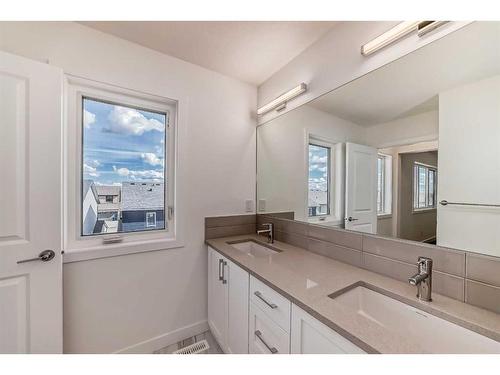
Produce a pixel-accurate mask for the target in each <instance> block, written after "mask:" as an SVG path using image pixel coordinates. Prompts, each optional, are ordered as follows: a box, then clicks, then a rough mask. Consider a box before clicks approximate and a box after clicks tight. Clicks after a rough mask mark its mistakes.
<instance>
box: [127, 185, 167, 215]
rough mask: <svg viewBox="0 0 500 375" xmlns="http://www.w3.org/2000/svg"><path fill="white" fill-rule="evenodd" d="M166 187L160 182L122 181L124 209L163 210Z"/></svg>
mask: <svg viewBox="0 0 500 375" xmlns="http://www.w3.org/2000/svg"><path fill="white" fill-rule="evenodd" d="M164 195H165V189H164V184H163V183H158V182H155V183H153V182H122V211H133V210H163V209H164V203H163V202H164Z"/></svg>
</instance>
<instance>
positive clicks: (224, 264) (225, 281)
mask: <svg viewBox="0 0 500 375" xmlns="http://www.w3.org/2000/svg"><path fill="white" fill-rule="evenodd" d="M226 266H227V262H226V261H223V262H222V284H227V279H226V275H225V274H224V273H225V272H224V267H226Z"/></svg>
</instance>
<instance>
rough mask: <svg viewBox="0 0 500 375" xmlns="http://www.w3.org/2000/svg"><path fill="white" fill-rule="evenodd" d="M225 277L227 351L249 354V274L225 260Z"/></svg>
mask: <svg viewBox="0 0 500 375" xmlns="http://www.w3.org/2000/svg"><path fill="white" fill-rule="evenodd" d="M225 261H226V264H225V265H224V276H225V277H226V279H227V280H228V282H227V287H228V304H227V326H228V330H227V351H228V353H235V354H247V353H248V290H249V278H250V276H249V274H248V272H246V271H244V270H242V269H241V268H240V267H238V266H237V265H236V264H234V263H233V262H231V261H229V260H225Z"/></svg>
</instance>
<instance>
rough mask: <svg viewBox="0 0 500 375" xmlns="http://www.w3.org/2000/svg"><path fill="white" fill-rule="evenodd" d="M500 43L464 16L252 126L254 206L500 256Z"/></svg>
mask: <svg viewBox="0 0 500 375" xmlns="http://www.w3.org/2000/svg"><path fill="white" fill-rule="evenodd" d="M499 45H500V23H499V22H475V23H472V24H470V25H468V26H466V27H464V28H462V29H460V30H458V31H456V32H454V33H452V34H449V35H448V36H446V37H443V38H441V39H439V40H437V41H435V42H433V43H431V44H429V45H427V46H425V47H423V48H421V49H419V50H417V51H415V52H413V53H411V54H409V55H407V56H405V57H403V58H401V59H399V60H396V61H394V62H392V63H390V64H388V65H386V66H384V67H382V68H379V69H377V70H375V71H373V72H372V73H370V74H367V75H365V76H363V77H361V78H359V79H357V80H354V81H352V82H350V83H348V84H346V85H344V86H342V87H340V88H338V89H336V90H334V91H332V92H330V93H328V94H326V95H324V96H322V97H320V98H318V99H316V100H314V101H312V102H310V103H308V104H306V105H303V106H302V107H299V108H297V109H295V110H292V111H290V112H288V113H285V114H283V115H281V116H279V117H277V118H275V119H273V120H272V121H270V122H268V123H266V124H264V125H261V126H259V128H258V131H257V195H258V197H257V199H258V211H259V213H284V212H289V213H291V214H293V216H294V219H295V220H300V221H305V222H309V223H315V224H320V225H324V226H330V227H337V228H345V229H348V230H355V231H362V232H367V233H374V234H379V235H384V236H391V237H398V238H403V239H407V240H413V241H419V242H426V243H429V244H437V245H440V246H446V247H452V248H458V249H464V250H469V251H475V252H481V253H485V254H490V255H496V256H500V237H499V234H498V233H499V230H498V229H499V228H500V207H485V206H480V205H477V204H490V205H491V204H493V205H495V204H496V205H498V204H500V48H499V47H498V46H499ZM443 200H446V201H449V202H454V203H469V204H472V205H460V204H457V205H452V204H448V205H443V204H440V203H439V202H440V201H443Z"/></svg>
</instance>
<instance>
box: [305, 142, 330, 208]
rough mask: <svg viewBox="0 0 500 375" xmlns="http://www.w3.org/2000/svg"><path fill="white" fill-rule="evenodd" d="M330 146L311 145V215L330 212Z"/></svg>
mask: <svg viewBox="0 0 500 375" xmlns="http://www.w3.org/2000/svg"><path fill="white" fill-rule="evenodd" d="M329 169H330V148H329V147H323V146H317V145H313V144H310V145H309V181H308V182H309V191H308V202H309V203H308V206H309V207H308V211H309V216H319V215H329V214H330V170H329Z"/></svg>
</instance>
